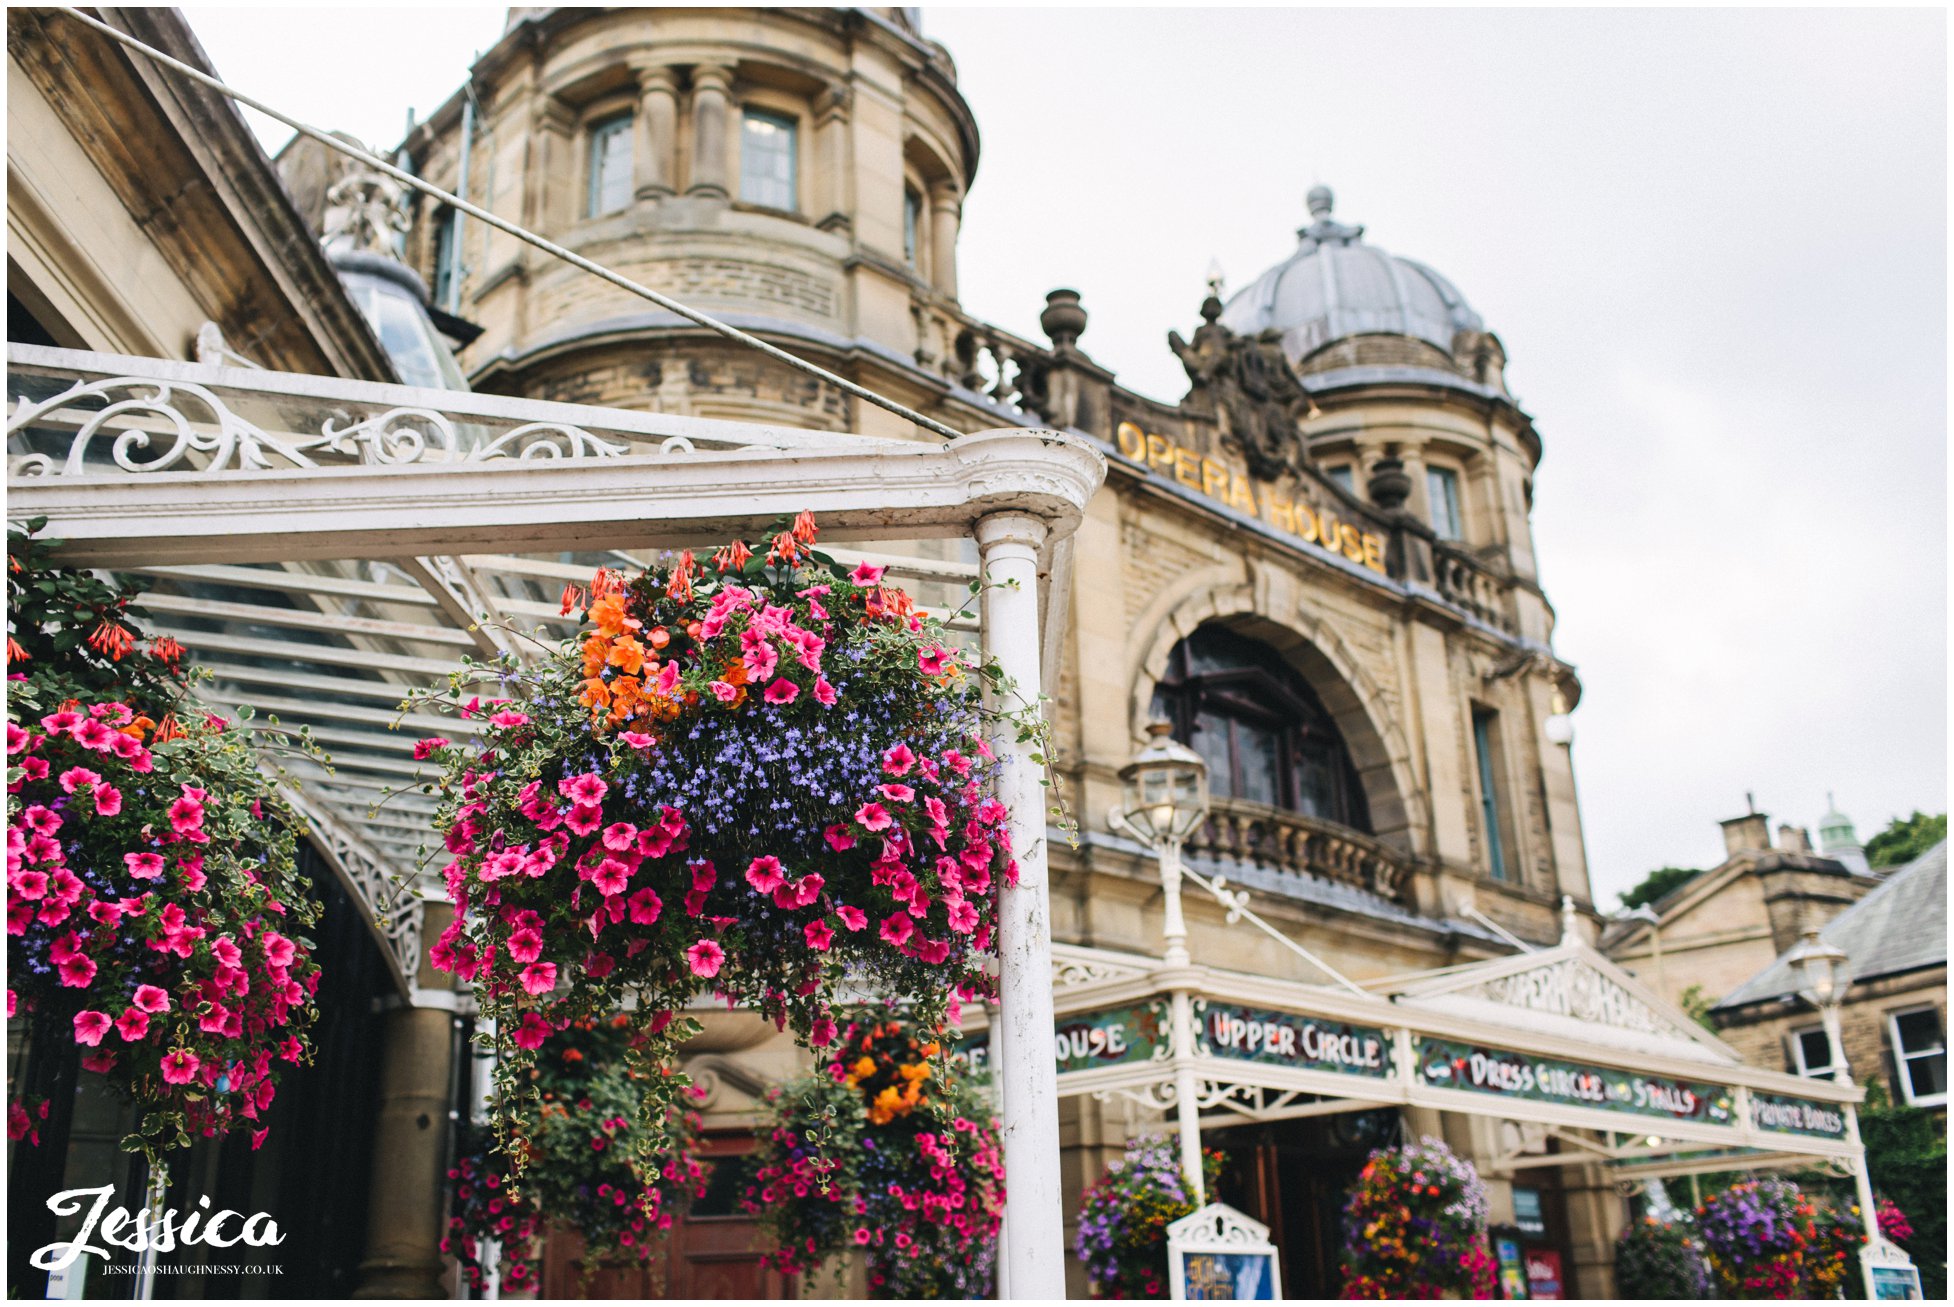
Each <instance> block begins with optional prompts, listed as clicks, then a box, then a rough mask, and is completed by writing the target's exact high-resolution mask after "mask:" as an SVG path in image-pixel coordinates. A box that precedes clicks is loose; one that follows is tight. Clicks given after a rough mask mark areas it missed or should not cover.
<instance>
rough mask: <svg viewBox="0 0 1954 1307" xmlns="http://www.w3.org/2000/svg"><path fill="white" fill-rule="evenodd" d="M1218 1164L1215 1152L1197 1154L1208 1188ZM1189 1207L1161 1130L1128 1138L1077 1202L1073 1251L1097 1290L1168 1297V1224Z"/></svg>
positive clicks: (1175, 1157)
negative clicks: (1122, 1152)
mask: <svg viewBox="0 0 1954 1307" xmlns="http://www.w3.org/2000/svg"><path fill="white" fill-rule="evenodd" d="M1221 1162H1222V1155H1221V1153H1220V1152H1219V1151H1217V1150H1215V1149H1207V1150H1204V1151H1203V1153H1202V1155H1201V1163H1202V1166H1203V1168H1204V1169H1205V1171H1206V1175H1205V1177H1204V1179H1205V1182H1206V1184H1207V1186H1208V1190H1209V1192H1210V1193H1212V1192H1213V1191H1214V1186H1215V1182H1216V1181H1217V1180H1219V1179H1220V1176H1221ZM1194 1210H1195V1205H1194V1194H1193V1191H1192V1190H1191V1189H1190V1188H1189V1187H1188V1184H1187V1180H1186V1178H1185V1177H1184V1176H1183V1174H1182V1172H1181V1160H1180V1147H1179V1145H1178V1144H1175V1143H1172V1142H1170V1141H1168V1140H1166V1139H1163V1138H1161V1137H1160V1136H1159V1135H1142V1136H1140V1137H1139V1138H1137V1139H1131V1140H1128V1141H1127V1145H1126V1154H1125V1156H1123V1157H1121V1158H1119V1159H1118V1160H1116V1161H1114V1162H1113V1163H1112V1165H1110V1166H1108V1167H1107V1168H1106V1174H1105V1175H1103V1176H1101V1177H1100V1179H1099V1180H1098V1181H1097V1182H1096V1183H1094V1184H1093V1185H1092V1187H1091V1188H1089V1189H1087V1190H1086V1192H1085V1196H1084V1198H1083V1199H1082V1200H1081V1202H1080V1204H1079V1232H1078V1235H1077V1238H1076V1240H1075V1242H1074V1249H1075V1251H1076V1252H1077V1253H1078V1255H1079V1260H1080V1261H1081V1262H1083V1263H1084V1264H1085V1268H1086V1279H1087V1280H1088V1282H1089V1283H1090V1284H1091V1285H1092V1291H1093V1293H1094V1295H1096V1296H1097V1297H1101V1298H1165V1297H1167V1296H1168V1293H1167V1227H1168V1226H1170V1225H1172V1224H1173V1223H1174V1222H1175V1221H1178V1220H1180V1219H1181V1218H1182V1217H1183V1216H1187V1215H1189V1214H1191V1213H1192V1212H1193V1211H1194Z"/></svg>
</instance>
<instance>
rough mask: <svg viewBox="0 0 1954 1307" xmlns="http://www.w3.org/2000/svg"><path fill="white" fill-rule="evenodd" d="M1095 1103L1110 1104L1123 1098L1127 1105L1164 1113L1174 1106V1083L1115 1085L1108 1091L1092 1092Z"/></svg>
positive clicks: (1155, 1082)
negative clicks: (1131, 1104) (1130, 1104)
mask: <svg viewBox="0 0 1954 1307" xmlns="http://www.w3.org/2000/svg"><path fill="white" fill-rule="evenodd" d="M1092 1097H1093V1100H1094V1101H1095V1102H1100V1103H1110V1102H1112V1101H1113V1099H1115V1098H1124V1099H1125V1100H1126V1101H1127V1102H1129V1103H1137V1104H1139V1105H1140V1106H1141V1107H1143V1108H1145V1109H1146V1110H1147V1111H1149V1112H1164V1111H1166V1110H1167V1109H1168V1108H1170V1107H1172V1106H1173V1105H1174V1082H1173V1080H1172V1079H1167V1080H1155V1081H1152V1082H1150V1083H1148V1084H1144V1085H1116V1086H1114V1087H1112V1088H1110V1089H1095V1090H1093V1091H1092Z"/></svg>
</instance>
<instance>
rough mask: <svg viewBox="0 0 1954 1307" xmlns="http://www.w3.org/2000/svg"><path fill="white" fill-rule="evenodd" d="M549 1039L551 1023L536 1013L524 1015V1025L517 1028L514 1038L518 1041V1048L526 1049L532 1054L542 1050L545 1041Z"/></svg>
mask: <svg viewBox="0 0 1954 1307" xmlns="http://www.w3.org/2000/svg"><path fill="white" fill-rule="evenodd" d="M549 1037H550V1023H549V1022H547V1021H545V1020H543V1018H541V1017H539V1016H537V1015H536V1014H535V1013H534V1012H525V1013H523V1015H522V1024H521V1025H520V1026H517V1027H516V1033H515V1035H514V1036H513V1038H514V1039H515V1041H516V1047H518V1048H526V1049H529V1050H530V1051H531V1052H534V1051H535V1050H536V1049H539V1048H541V1047H542V1046H543V1041H544V1040H546V1039H548V1038H549Z"/></svg>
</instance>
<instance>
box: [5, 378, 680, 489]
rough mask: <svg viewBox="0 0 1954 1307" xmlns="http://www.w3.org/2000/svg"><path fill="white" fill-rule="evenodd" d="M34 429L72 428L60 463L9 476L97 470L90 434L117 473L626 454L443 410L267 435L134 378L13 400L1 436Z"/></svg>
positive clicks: (665, 448)
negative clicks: (466, 425) (488, 434)
mask: <svg viewBox="0 0 1954 1307" xmlns="http://www.w3.org/2000/svg"><path fill="white" fill-rule="evenodd" d="M90 400H100V401H102V406H101V407H100V408H81V409H77V405H80V404H82V403H84V402H85V401H90ZM199 413H201V414H202V415H203V416H201V417H199V416H197V415H198V414H199ZM83 414H86V416H85V417H84V416H83ZM41 423H60V424H63V425H66V424H70V423H73V424H76V425H75V430H74V433H73V434H72V435H71V436H70V437H69V439H68V452H67V457H66V458H65V460H63V461H62V462H61V463H59V464H58V465H57V463H56V462H55V459H54V457H53V456H51V455H48V454H39V453H33V454H22V455H18V456H16V457H15V458H13V460H12V461H11V462H10V464H9V467H8V471H9V473H10V474H11V475H13V476H16V477H31V476H57V475H59V476H86V475H88V474H90V473H93V472H101V471H104V470H106V467H105V465H103V464H102V463H100V462H96V463H93V464H91V463H90V462H89V452H90V449H91V447H92V446H93V445H94V443H95V440H96V437H98V436H104V437H107V438H109V439H111V441H112V443H111V444H110V445H109V457H110V459H111V461H112V463H113V466H114V467H116V468H118V469H120V470H121V471H124V472H133V473H142V472H168V471H194V472H197V473H200V474H202V475H205V476H215V475H217V474H220V473H223V472H227V471H240V472H242V471H267V470H270V469H271V468H272V467H273V466H275V465H276V464H277V463H283V464H285V465H287V466H290V467H295V468H311V467H318V466H319V465H320V463H319V459H320V457H321V456H324V455H338V456H339V457H340V458H343V459H348V460H351V461H354V462H357V463H361V464H366V465H369V466H382V467H388V466H403V465H406V464H410V463H420V462H423V461H432V462H459V463H479V462H484V461H487V460H489V459H497V458H516V459H525V460H527V459H557V458H615V457H617V456H618V455H621V454H625V453H629V452H631V451H630V446H628V445H626V444H623V443H621V442H615V441H609V440H605V439H603V438H601V437H599V436H595V435H592V434H591V433H590V432H588V431H586V430H584V429H583V428H581V427H576V426H571V425H569V424H568V423H561V422H529V423H525V424H523V425H522V426H518V427H515V428H514V429H512V430H509V431H505V432H503V433H502V434H500V435H498V436H495V437H493V438H492V439H486V440H483V439H477V438H474V437H472V436H469V435H464V434H463V432H462V431H460V430H458V429H457V424H456V423H455V421H454V420H453V419H451V418H450V417H449V416H448V415H447V414H445V413H441V412H438V411H436V410H434V409H428V408H414V407H406V406H394V407H388V408H385V409H382V410H380V411H378V412H374V413H370V414H367V415H365V416H355V415H353V414H350V413H347V412H344V411H338V412H334V413H333V414H332V415H330V416H329V417H327V418H326V419H325V421H324V422H323V423H322V424H321V425H320V428H319V434H318V435H316V436H304V437H298V436H290V435H276V434H273V433H272V432H269V431H267V430H265V429H264V428H263V427H262V426H259V425H258V424H257V423H254V422H250V421H247V420H246V419H244V418H243V417H240V416H239V415H238V414H237V413H235V412H234V411H232V409H231V408H230V407H229V406H228V405H227V404H225V402H224V401H223V400H222V399H221V398H219V397H218V395H217V394H216V393H215V392H214V391H212V390H211V389H209V388H208V387H206V386H202V385H198V384H196V383H194V382H182V381H158V380H151V379H147V378H143V377H107V378H104V379H101V380H95V381H88V380H82V381H77V382H75V384H74V385H72V386H70V387H69V388H68V389H67V390H65V391H63V392H61V393H60V394H59V395H56V396H54V397H52V398H50V399H43V400H38V401H37V400H31V399H29V398H27V397H25V396H15V397H14V405H13V413H12V415H11V416H10V417H9V418H8V420H7V435H8V437H9V439H11V438H12V437H13V436H14V435H15V434H16V433H18V432H21V431H24V430H26V429H28V428H30V427H33V426H35V425H36V424H41ZM659 449H660V452H661V453H666V454H671V453H691V452H693V446H692V442H691V441H689V440H687V439H686V438H685V437H683V436H673V437H670V438H668V439H666V440H665V441H664V442H663V443H662V444H661V445H660V446H659Z"/></svg>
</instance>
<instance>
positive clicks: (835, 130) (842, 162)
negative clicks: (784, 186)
mask: <svg viewBox="0 0 1954 1307" xmlns="http://www.w3.org/2000/svg"><path fill="white" fill-rule="evenodd" d="M854 103H855V92H854V91H853V90H851V89H850V88H849V87H848V86H847V85H845V84H844V83H841V82H832V83H830V84H829V85H828V87H827V88H826V89H825V90H823V91H822V92H821V94H820V95H818V96H816V97H815V99H814V138H815V149H816V157H817V158H818V159H819V161H820V167H819V171H818V172H817V173H816V178H817V180H816V183H815V184H816V185H817V186H818V187H819V188H820V189H819V191H818V193H817V194H816V196H815V201H814V205H813V208H814V213H815V223H814V225H815V226H817V227H819V228H820V229H821V230H822V231H839V232H852V231H854V229H855V205H854V202H853V201H852V199H851V198H850V196H849V188H848V179H849V177H850V176H851V175H852V170H851V168H850V166H849V164H850V160H849V154H850V147H849V139H848V122H849V110H850V109H851V108H853V106H854Z"/></svg>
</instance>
